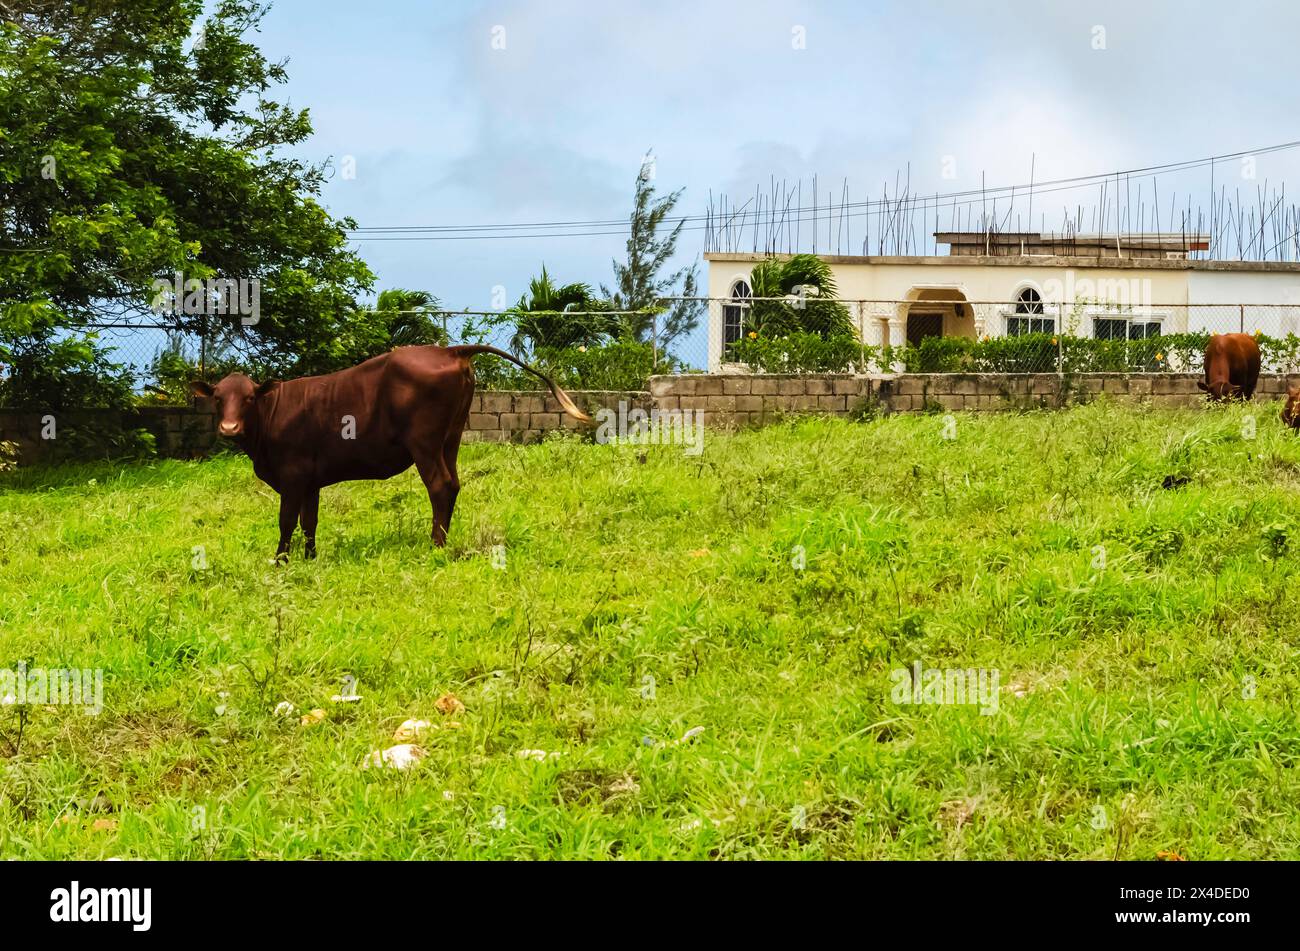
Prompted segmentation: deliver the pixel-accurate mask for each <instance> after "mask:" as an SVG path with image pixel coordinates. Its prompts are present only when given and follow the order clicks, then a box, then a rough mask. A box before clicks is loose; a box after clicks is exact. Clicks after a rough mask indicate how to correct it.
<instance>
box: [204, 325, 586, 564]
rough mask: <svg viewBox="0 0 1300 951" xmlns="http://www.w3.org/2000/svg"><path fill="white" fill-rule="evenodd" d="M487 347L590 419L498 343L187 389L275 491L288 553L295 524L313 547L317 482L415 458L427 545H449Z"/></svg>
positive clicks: (388, 470)
mask: <svg viewBox="0 0 1300 951" xmlns="http://www.w3.org/2000/svg"><path fill="white" fill-rule="evenodd" d="M480 353H491V354H495V355H496V356H499V357H503V358H505V359H506V360H509V361H511V362H512V363H515V364H517V365H518V366H520V367H523V368H524V369H525V370H527V371H528V372H529V373H532V374H534V375H535V376H537V377H539V378H540V379H541V380H542V381H543V382H544V383H545V384H546V385H547V386H548V387H549V388H550V390H551V393H552V394H554V396H555V398H556V399H557V400H558V401H559V403H560V406H561V407H563V409H564V412H566V413H567V414H568V415H570V416H572V417H573V418H574V419H577V420H580V421H582V422H585V423H590V422H591V417H589V416H588V415H587V414H586V413H584V412H582V410H580V409H578V407H577V406H576V405H574V402H573V400H572V399H570V398H569V395H568V394H567V393H565V392H564V391H563V390H562V389H560V388H559V387H558V386H556V385H555V383H554V382H553V381H552V380H551V379H550V378H549V377H547V376H546V375H545V374H543V373H541V372H539V371H537V370H534V369H533V368H532V367H529V366H526V365H525V364H523V363H520V362H519V361H518V360H516V359H515V358H514V357H512V356H511V355H510V354H508V353H506V352H505V351H503V350H498V349H496V348H495V347H482V346H468V347H433V346H428V347H401V348H399V349H397V350H394V351H392V352H391V353H386V354H384V355H383V356H378V357H374V358H373V359H370V360H367V361H366V362H365V363H362V364H360V365H358V366H355V367H351V368H349V369H347V370H340V371H338V372H337V373H330V374H327V375H325V376H308V377H303V378H302V379H298V380H288V381H285V382H275V381H271V382H267V383H261V384H258V383H254V382H253V381H252V380H250V379H249V378H248V377H246V376H244V375H243V374H242V373H232V374H231V375H230V376H228V377H226V378H225V379H224V380H222V381H221V382H220V383H218V384H217V385H216V386H209V385H208V384H207V383H201V382H195V383H194V384H192V388H193V391H194V394H195V395H196V396H200V397H208V398H211V399H212V400H214V401H215V402H216V406H217V432H218V433H219V434H220V435H222V436H224V437H226V438H227V439H230V440H233V441H234V442H235V443H236V445H238V446H239V447H240V448H241V449H243V450H244V451H245V452H246V453H248V456H249V458H250V459H252V460H253V472H254V473H255V474H256V475H257V477H258V478H259V479H261V480H262V481H263V482H265V483H266V484H267V485H269V486H270V487H271V488H273V489H275V491H276V492H278V493H279V494H280V546H279V548H277V549H276V558H277V559H285V558H287V557H288V555H289V542H290V540H291V539H292V538H293V530H294V525H295V523H298V522H301V524H302V531H303V535H304V536H305V539H306V549H305V554H306V556H307V557H308V558H312V557H315V554H316V519H317V511H318V508H319V506H320V490H321V489H322V488H324V487H325V486H327V485H333V484H334V483H336V482H347V481H349V480H352V479H387V478H389V477H391V476H395V475H397V474H398V473H399V472H403V471H405V470H406V469H408V468H410V466H411V464H412V463H414V464H415V467H416V469H417V470H419V473H420V478H421V479H422V480H423V481H424V487H425V488H426V489H427V490H428V492H429V502H430V503H431V504H432V506H433V543H434V544H435V545H438V546H441V545H443V544H445V543H446V540H447V530H448V529H449V528H450V527H451V513H452V510H453V508H454V507H455V505H456V494H457V492H459V491H460V481H459V480H458V479H457V477H456V454H457V452H458V450H459V448H460V437H461V433H462V432H463V431H464V429H465V423H466V421H467V420H468V418H469V408H470V400H471V399H472V398H473V396H474V367H473V364H472V359H473V357H474V356H475V355H477V354H480Z"/></svg>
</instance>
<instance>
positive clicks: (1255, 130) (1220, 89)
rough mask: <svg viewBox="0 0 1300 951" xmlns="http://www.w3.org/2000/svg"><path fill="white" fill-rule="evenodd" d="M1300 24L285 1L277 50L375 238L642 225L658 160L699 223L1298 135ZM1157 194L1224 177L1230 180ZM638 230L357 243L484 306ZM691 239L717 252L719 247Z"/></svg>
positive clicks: (295, 95)
mask: <svg viewBox="0 0 1300 951" xmlns="http://www.w3.org/2000/svg"><path fill="white" fill-rule="evenodd" d="M1298 27H1300V5H1295V4H1285V5H1284V4H1277V5H1264V4H1251V3H1234V4H1232V5H1230V6H1229V5H1224V4H1208V3H1206V4H1195V3H1191V4H1189V3H1178V4H1174V3H1168V4H1165V3H1153V2H1145V0H1144V2H1142V3H1135V2H1131V0H1130V2H1124V3H1111V2H1089V3H1074V4H1056V3H1051V4H1045V3H975V2H962V3H948V2H921V0H917V2H912V3H862V2H858V3H834V2H824V3H813V2H807V3H798V2H769V0H751V2H745V3H741V2H729V0H692V2H681V0H658V2H653V3H642V2H603V3H598V2H587V0H548V2H540V0H520V2H482V3H477V2H466V3H448V2H438V3H431V2H429V0H423V2H413V0H412V2H408V0H374V2H372V3H369V4H357V3H356V2H354V0H348V2H343V0H310V2H309V0H278V2H277V3H275V5H274V7H273V8H272V10H271V12H270V13H269V14H268V15H267V17H266V18H265V19H264V21H263V23H262V28H261V35H260V38H259V40H258V42H259V45H260V46H261V48H262V49H263V50H264V52H265V53H266V54H267V55H268V57H270V58H272V59H284V58H287V60H288V71H289V76H290V81H289V83H288V85H287V86H286V87H284V88H283V89H282V90H281V93H280V95H281V98H288V99H289V100H290V101H291V102H292V103H293V104H294V105H296V106H299V107H307V108H309V109H310V111H311V115H312V119H313V123H314V126H315V134H314V135H313V137H312V138H311V139H310V140H309V141H308V142H307V143H305V144H304V146H303V147H301V148H300V149H298V152H299V153H300V154H301V155H303V156H304V157H307V158H310V159H313V160H318V161H319V160H324V159H326V158H330V157H333V159H334V160H335V161H336V162H338V161H339V160H341V158H342V157H343V156H352V157H354V159H355V163H356V176H355V178H352V179H344V178H342V176H340V175H336V176H335V178H334V179H333V180H332V181H331V182H330V183H329V184H328V186H327V187H326V191H325V195H324V198H325V201H326V204H327V206H328V207H329V209H330V211H331V212H333V213H334V214H336V215H350V216H352V217H354V218H356V219H357V221H358V223H359V224H361V225H366V226H379V225H429V224H499V223H509V222H522V221H537V220H582V219H613V218H624V217H625V216H626V215H627V213H628V211H629V209H630V201H631V194H632V186H633V182H634V179H635V176H636V174H637V171H638V169H639V167H640V164H641V161H642V156H643V155H644V154H645V153H646V150H647V149H649V148H653V150H654V154H655V156H656V160H657V163H656V173H657V174H656V182H657V184H658V186H659V187H660V189H661V190H667V189H671V188H676V187H685V189H686V191H685V195H684V197H683V199H682V203H681V205H680V206H679V211H683V212H686V213H691V214H696V213H701V212H702V211H703V210H704V208H705V205H706V203H707V199H708V194H709V190H710V189H712V190H713V192H714V193H715V194H717V193H718V192H719V191H726V192H729V193H730V194H731V195H732V196H738V195H746V194H750V195H752V194H753V190H754V187H755V185H759V184H762V185H764V186H766V184H767V182H768V180H769V177H770V176H773V175H775V176H776V177H777V178H781V177H788V178H789V179H791V180H793V179H795V178H798V177H801V176H802V177H804V179H805V181H806V180H807V178H808V176H810V175H811V174H813V173H817V174H819V175H820V176H821V179H822V181H823V182H834V183H836V186H835V187H836V189H837V191H838V185H839V183H840V182H841V181H842V180H843V179H844V178H846V177H847V179H848V182H849V197H850V199H859V200H860V199H864V198H867V197H878V196H879V194H880V188H881V183H882V182H884V181H886V180H888V182H889V183H890V187H891V190H892V187H893V179H894V174H895V171H896V170H898V169H901V168H903V167H904V166H905V165H906V164H907V163H909V162H910V163H911V170H912V180H913V185H914V188H915V189H916V190H918V191H921V192H930V193H933V192H935V191H940V192H946V191H955V190H960V189H965V188H971V187H978V186H979V184H980V177H981V173H983V174H984V176H985V179H986V181H987V182H988V184H990V185H994V184H1013V183H1018V182H1023V181H1027V180H1028V178H1029V170H1030V161H1031V156H1032V157H1033V161H1034V175H1035V178H1036V179H1037V180H1039V181H1042V180H1045V179H1051V178H1062V177H1066V176H1070V175H1080V174H1090V173H1095V172H1103V171H1107V170H1113V169H1119V168H1131V167H1138V166H1147V165H1152V164H1158V163H1163V162H1173V161H1179V160H1185V159H1191V158H1197V157H1202V156H1208V155H1213V154H1223V153H1228V152H1236V151H1240V150H1244V149H1250V148H1258V147H1262V146H1266V145H1270V144H1274V143H1279V142H1283V141H1288V140H1291V139H1300V134H1297V125H1296V123H1295V122H1294V119H1293V117H1295V116H1296V115H1300V109H1297V105H1298V103H1297V101H1296V100H1297V96H1298V95H1300V93H1298V90H1300V85H1298V84H1297V82H1296V79H1297V75H1298V73H1300V67H1298V66H1297V65H1296V56H1295V52H1294V37H1295V36H1296V35H1297V33H1298V32H1300V30H1297V28H1298ZM1098 28H1101V29H1102V30H1104V34H1099V33H1098V32H1097V31H1098ZM1099 35H1102V36H1104V46H1105V48H1104V49H1098V48H1096V47H1097V45H1098V36H1099ZM494 37H496V38H497V40H498V42H497V44H496V45H497V46H500V45H501V43H500V39H501V38H502V37H504V41H505V42H504V49H500V48H494V44H493V39H494ZM800 37H802V39H803V44H802V48H800V44H799V42H798V39H799V38H800ZM945 160H947V161H948V167H949V168H950V169H951V170H952V172H953V173H955V174H954V177H952V178H948V179H945V178H943V177H942V176H943V169H944V163H945ZM1297 168H1300V151H1297V152H1288V153H1280V154H1274V155H1267V156H1261V157H1260V158H1259V159H1258V162H1257V167H1256V170H1255V172H1256V176H1257V178H1256V179H1255V180H1242V181H1240V182H1237V184H1240V185H1241V187H1242V188H1243V191H1246V190H1249V191H1252V192H1253V189H1254V188H1255V186H1256V185H1257V184H1262V183H1263V181H1264V180H1265V179H1267V180H1268V181H1269V184H1270V187H1271V186H1272V185H1273V184H1275V183H1277V182H1278V180H1279V179H1286V178H1291V179H1293V180H1294V179H1296V176H1295V175H1293V174H1292V172H1293V171H1295V170H1296V169H1297ZM1231 173H1232V174H1234V175H1237V176H1238V177H1240V176H1239V172H1238V170H1237V169H1236V168H1232V169H1231ZM1219 174H1220V176H1222V175H1223V172H1222V171H1220V173H1219ZM1220 180H1222V178H1221V179H1220ZM1135 184H1136V183H1135ZM1230 187H1231V186H1230ZM1160 188H1161V190H1162V198H1165V197H1166V196H1168V195H1171V194H1172V193H1173V191H1174V190H1175V189H1180V190H1186V189H1188V188H1197V189H1198V190H1199V191H1201V192H1208V176H1202V175H1201V174H1200V173H1197V174H1196V176H1194V177H1189V178H1188V177H1185V179H1184V180H1183V181H1181V182H1180V181H1179V180H1178V179H1177V177H1175V176H1169V177H1168V180H1165V179H1162V180H1161V182H1160ZM823 190H824V189H823ZM1297 191H1300V181H1297ZM1091 198H1092V193H1091V192H1088V193H1082V194H1079V195H1077V196H1075V197H1071V198H1070V199H1068V200H1069V201H1070V202H1074V201H1076V200H1078V201H1087V200H1091ZM1288 198H1290V189H1288ZM1166 200H1167V199H1166ZM1061 201H1062V199H1056V200H1055V204H1056V205H1057V208H1056V209H1055V210H1056V211H1057V212H1058V214H1057V215H1056V219H1057V220H1059V217H1060V215H1059V206H1060V204H1061ZM1040 207H1041V204H1040ZM1037 217H1038V215H1037V213H1035V218H1037ZM1055 223H1056V222H1055V221H1054V220H1053V218H1052V217H1051V216H1049V218H1048V227H1049V228H1051V227H1053V226H1054V225H1055ZM623 240H624V239H622V238H620V237H618V236H612V235H606V236H598V237H568V238H561V237H551V238H533V239H518V240H494V241H454V242H453V241H429V242H378V241H365V242H360V243H359V244H358V247H359V249H360V250H361V253H362V255H363V256H364V257H365V259H366V260H367V262H368V263H369V264H370V265H371V267H372V268H373V269H374V270H375V272H376V273H377V275H378V277H379V285H378V286H379V287H389V286H404V287H416V288H422V289H426V290H429V291H432V292H433V293H435V294H437V295H438V297H440V298H441V299H442V300H443V302H444V303H445V304H446V305H448V306H450V307H454V308H471V309H480V308H482V309H487V308H489V307H490V306H492V303H493V301H492V294H493V289H494V288H495V287H498V286H500V287H504V288H505V294H506V297H507V299H508V300H509V301H511V302H513V301H514V300H515V299H517V298H518V297H519V295H520V294H521V293H522V292H523V291H524V289H525V287H526V284H527V281H528V279H529V277H531V276H532V275H534V274H536V273H537V271H538V270H539V269H540V267H541V265H542V264H543V263H545V264H546V266H547V268H548V269H549V270H550V272H551V273H552V274H553V275H554V276H555V277H556V278H558V279H560V280H563V281H573V280H582V281H586V282H588V283H591V284H599V283H601V282H605V283H610V281H611V266H610V259H611V258H613V257H621V256H622V253H623ZM679 250H680V252H681V255H680V256H681V259H682V261H683V262H686V261H689V260H691V259H693V258H695V257H697V256H699V255H700V253H701V252H702V250H703V248H702V235H701V234H700V233H699V232H694V233H688V234H686V235H684V236H683V239H682V242H681V244H680V245H679Z"/></svg>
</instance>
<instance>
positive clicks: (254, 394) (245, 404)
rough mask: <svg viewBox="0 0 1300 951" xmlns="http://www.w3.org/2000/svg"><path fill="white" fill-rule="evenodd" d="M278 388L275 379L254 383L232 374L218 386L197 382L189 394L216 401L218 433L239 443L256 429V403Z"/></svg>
mask: <svg viewBox="0 0 1300 951" xmlns="http://www.w3.org/2000/svg"><path fill="white" fill-rule="evenodd" d="M279 385H280V384H279V383H277V382H276V381H275V380H268V381H267V382H265V383H254V382H253V381H252V380H250V379H249V378H248V377H246V376H244V374H242V373H232V374H230V376H228V377H226V378H225V379H224V380H222V381H221V382H220V383H218V384H217V385H216V386H212V385H210V384H207V383H204V382H202V381H200V380H195V381H194V382H193V383H191V384H190V392H192V393H193V394H194V395H195V396H203V397H207V398H209V399H211V400H214V401H215V402H216V404H217V432H218V433H219V434H220V435H222V436H225V437H226V438H227V439H235V440H240V439H243V438H244V437H245V436H247V435H249V434H250V433H251V432H252V431H254V430H255V429H256V428H257V413H256V407H257V401H258V400H260V399H262V398H263V397H265V396H267V395H268V394H269V393H271V392H272V391H273V390H274V389H275V388H276V387H277V386H279Z"/></svg>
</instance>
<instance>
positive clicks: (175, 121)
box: [0, 0, 376, 394]
mask: <svg viewBox="0 0 1300 951" xmlns="http://www.w3.org/2000/svg"><path fill="white" fill-rule="evenodd" d="M5 6H6V8H7V10H8V15H7V18H6V21H5V22H4V23H0V209H3V211H2V212H0V363H4V364H8V365H9V366H10V368H11V370H10V374H11V376H10V379H9V380H8V381H7V388H8V390H9V392H10V393H11V394H12V393H13V392H15V391H20V390H22V388H23V384H22V380H15V379H14V378H13V375H15V374H17V373H19V372H22V371H23V370H24V368H27V367H30V366H32V365H36V364H41V363H42V360H43V359H48V358H49V355H50V354H51V353H53V351H54V350H55V349H56V348H58V347H59V346H60V345H61V341H65V340H68V339H71V338H79V339H82V340H83V341H84V342H86V343H87V344H93V338H89V337H85V338H82V337H80V335H79V333H78V330H77V328H78V327H80V326H83V325H84V324H86V323H87V322H90V321H92V320H93V319H96V318H103V317H113V318H116V319H132V318H138V317H141V316H145V315H148V314H149V313H150V310H151V306H152V305H154V304H155V303H156V301H157V298H158V295H157V292H156V290H155V287H154V281H155V280H156V279H166V280H171V279H172V277H173V274H174V273H175V272H180V273H181V275H182V279H183V280H190V279H197V280H199V281H206V280H208V279H212V278H216V279H221V280H228V281H235V282H239V281H243V282H246V286H249V287H256V288H257V290H258V298H259V308H258V309H259V314H258V319H257V322H256V323H246V322H244V321H241V320H240V319H238V318H236V317H233V316H225V317H212V316H208V317H203V316H199V315H185V314H181V315H169V320H172V321H173V322H174V323H175V324H176V326H177V327H178V328H179V329H187V330H196V329H198V328H199V327H200V326H202V325H203V324H205V323H206V324H208V325H209V326H210V325H211V323H212V322H213V321H216V322H217V323H218V324H219V326H220V329H221V330H222V332H223V334H224V335H225V336H226V337H227V338H228V342H234V343H236V344H238V345H240V346H242V347H245V348H247V349H248V350H250V351H251V352H253V353H254V354H256V356H257V357H258V358H259V359H261V360H263V361H264V362H266V363H268V364H271V365H274V366H276V367H278V368H280V369H282V370H283V371H284V372H295V371H297V372H303V371H312V370H320V369H328V368H332V367H333V366H337V365H340V364H343V363H346V362H348V361H350V360H352V359H353V358H354V357H355V356H356V355H357V354H358V353H364V352H366V351H367V350H368V349H369V348H370V347H371V346H373V343H374V338H375V335H376V330H375V328H374V327H372V326H370V325H369V324H368V323H367V322H366V320H365V319H364V317H363V316H362V317H361V318H360V319H359V314H358V309H357V307H356V306H355V304H354V301H355V299H356V297H357V296H358V295H359V294H361V293H363V292H366V291H368V290H369V289H370V287H371V285H372V284H373V276H372V274H371V272H370V270H369V269H368V268H367V267H366V265H365V263H364V262H362V261H361V260H360V259H359V258H358V257H357V256H356V254H355V253H353V252H352V251H350V250H349V249H348V247H347V234H346V229H348V228H350V227H354V226H355V224H354V222H352V221H350V220H348V219H342V220H336V219H333V218H331V217H330V215H329V214H327V213H326V211H325V210H324V208H323V207H322V206H321V205H320V203H319V202H318V200H317V198H318V196H319V194H320V190H321V186H322V184H323V182H324V180H325V174H326V167H325V166H321V165H310V164H307V163H304V162H302V161H300V160H297V159H292V158H288V157H285V156H284V155H283V154H282V150H283V148H284V147H286V146H292V145H295V144H297V143H300V142H302V141H303V140H304V139H305V138H306V137H307V136H308V135H309V134H310V133H311V124H310V122H309V119H308V114H307V112H306V111H305V110H301V111H300V110H294V109H291V108H290V107H289V106H287V105H284V104H282V103H279V102H277V101H276V100H275V99H274V98H273V97H272V92H273V91H274V88H275V87H276V86H278V85H280V84H282V83H284V82H285V80H286V73H285V71H284V68H283V66H282V65H281V64H277V63H271V62H268V61H267V60H266V58H265V57H264V56H263V55H262V54H261V52H259V50H258V49H257V48H256V47H255V46H254V45H252V44H251V43H249V42H247V41H246V39H245V36H246V35H247V34H248V33H250V32H251V31H253V30H254V29H255V28H256V26H257V23H258V21H259V20H260V18H261V17H262V15H263V14H264V13H265V9H266V8H265V7H263V6H260V5H258V4H256V3H253V2H249V0H218V2H216V3H215V4H214V5H213V6H212V8H211V11H210V13H209V15H208V16H207V17H206V19H204V20H203V22H202V23H201V24H198V23H197V21H198V19H199V17H200V15H201V14H202V11H203V6H204V4H203V2H202V0H140V2H133V3H119V2H115V0H79V2H58V3H56V2H26V3H21V4H20V3H16V2H15V3H10V4H6V5H5ZM196 26H200V29H198V30H197V31H196V30H195V27H196ZM192 34H193V36H192ZM253 282H257V284H256V285H254V284H253ZM241 316H243V317H244V318H245V319H251V318H249V315H248V314H247V313H244V314H242V315H241ZM91 349H92V352H93V346H92V348H91ZM64 356H67V354H66V353H65V354H64ZM93 363H94V359H93V358H88V359H86V360H82V361H81V363H80V366H81V367H82V368H83V369H87V370H93Z"/></svg>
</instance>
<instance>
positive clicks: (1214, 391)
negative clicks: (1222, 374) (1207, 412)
mask: <svg viewBox="0 0 1300 951" xmlns="http://www.w3.org/2000/svg"><path fill="white" fill-rule="evenodd" d="M1196 385H1197V386H1199V387H1200V388H1201V389H1203V390H1204V391H1205V392H1206V393H1208V394H1209V396H1210V399H1212V400H1231V399H1236V398H1237V397H1238V396H1240V395H1241V394H1242V393H1243V392H1244V391H1243V390H1242V388H1241V387H1240V386H1238V385H1237V384H1236V383H1229V382H1228V381H1227V380H1221V381H1220V382H1218V383H1210V384H1206V382H1205V381H1204V380H1197V381H1196Z"/></svg>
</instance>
